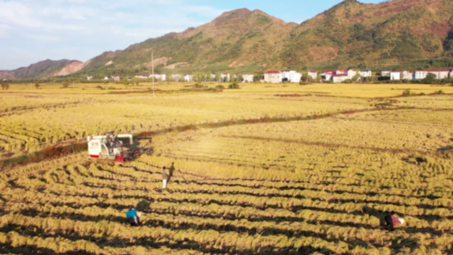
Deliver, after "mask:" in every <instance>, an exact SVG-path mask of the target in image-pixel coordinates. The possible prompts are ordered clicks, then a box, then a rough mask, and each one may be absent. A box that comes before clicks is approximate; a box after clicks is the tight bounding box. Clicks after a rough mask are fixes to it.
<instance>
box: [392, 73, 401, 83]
mask: <svg viewBox="0 0 453 255" xmlns="http://www.w3.org/2000/svg"><path fill="white" fill-rule="evenodd" d="M390 80H392V81H399V80H401V71H392V72H390Z"/></svg>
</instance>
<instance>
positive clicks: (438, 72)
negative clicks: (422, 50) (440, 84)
mask: <svg viewBox="0 0 453 255" xmlns="http://www.w3.org/2000/svg"><path fill="white" fill-rule="evenodd" d="M450 71H451V70H450V69H430V70H428V73H431V74H434V75H435V76H436V79H438V80H443V79H448V78H450Z"/></svg>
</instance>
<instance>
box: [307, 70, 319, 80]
mask: <svg viewBox="0 0 453 255" xmlns="http://www.w3.org/2000/svg"><path fill="white" fill-rule="evenodd" d="M308 77H311V78H312V79H313V80H316V79H317V78H318V71H309V72H308Z"/></svg>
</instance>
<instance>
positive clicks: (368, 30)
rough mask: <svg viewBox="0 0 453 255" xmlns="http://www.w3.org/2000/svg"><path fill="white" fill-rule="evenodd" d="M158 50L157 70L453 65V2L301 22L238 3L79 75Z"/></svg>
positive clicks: (147, 66) (146, 68)
mask: <svg viewBox="0 0 453 255" xmlns="http://www.w3.org/2000/svg"><path fill="white" fill-rule="evenodd" d="M151 52H153V53H154V60H155V61H154V65H155V68H156V72H166V73H170V72H197V71H200V72H208V71H227V72H230V71H250V72H255V71H263V70H267V69H274V68H277V69H296V70H300V69H303V68H305V69H307V68H317V69H320V70H322V69H330V68H339V67H343V68H350V67H355V68H380V67H386V66H397V65H400V64H402V63H405V67H407V68H412V69H416V68H418V67H420V66H423V65H428V66H429V65H434V64H433V63H434V62H433V61H432V60H435V59H447V60H448V61H447V62H445V61H444V62H441V64H444V65H447V64H448V65H452V64H453V61H450V60H451V59H452V58H453V1H450V0H411V1H407V0H393V1H387V2H383V3H380V4H363V3H360V2H357V1H355V0H345V1H343V2H342V3H340V4H338V5H336V6H334V7H332V8H330V9H328V10H326V11H325V12H323V13H321V14H319V15H317V16H316V17H314V18H312V19H310V20H307V21H305V22H303V23H302V24H300V25H298V24H296V23H286V22H284V21H283V20H280V19H278V18H275V17H272V16H270V15H268V14H266V13H264V12H262V11H260V10H254V11H250V10H248V9H238V10H234V11H230V12H226V13H223V14H222V15H221V16H220V17H218V18H216V19H215V20H213V21H212V22H209V23H207V24H204V25H202V26H199V27H197V28H189V29H187V30H186V31H184V32H182V33H170V34H167V35H164V36H162V37H159V38H153V39H148V40H146V41H144V42H142V43H138V44H134V45H131V46H130V47H128V48H127V49H125V50H123V51H116V52H105V53H103V54H101V55H99V56H97V57H95V58H93V59H92V60H91V61H90V62H88V63H85V65H84V66H83V68H82V69H81V72H79V73H80V74H79V75H82V73H83V74H90V75H95V76H96V75H97V76H99V77H101V76H103V75H112V74H119V75H125V74H128V75H131V74H137V73H141V72H145V73H149V72H150V71H151V67H152V66H151ZM428 59H429V60H430V61H428ZM67 61H68V60H62V62H61V63H60V62H53V63H52V64H51V65H50V63H47V64H48V65H45V64H44V63H42V62H40V63H38V64H39V65H38V64H36V65H38V66H40V68H36V67H34V65H32V66H30V67H28V68H26V69H24V70H20V71H19V69H18V70H15V71H13V73H14V75H15V76H16V77H32V76H33V75H38V76H45V75H51V74H54V73H56V72H57V71H60V70H57V69H58V68H60V69H62V68H64V67H65V66H67V65H68V62H67ZM44 62H46V61H44ZM44 66H46V67H47V68H44ZM79 66H80V65H79ZM0 75H2V74H1V72H0ZM4 75H5V76H6V75H11V73H7V72H5V73H4ZM0 77H1V76H0Z"/></svg>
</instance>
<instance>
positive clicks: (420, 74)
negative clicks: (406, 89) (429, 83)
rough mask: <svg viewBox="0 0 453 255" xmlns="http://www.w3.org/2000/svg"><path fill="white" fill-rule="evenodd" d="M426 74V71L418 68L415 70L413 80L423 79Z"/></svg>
mask: <svg viewBox="0 0 453 255" xmlns="http://www.w3.org/2000/svg"><path fill="white" fill-rule="evenodd" d="M426 76H428V71H425V70H419V71H415V77H414V79H415V80H423V79H425V78H426Z"/></svg>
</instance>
